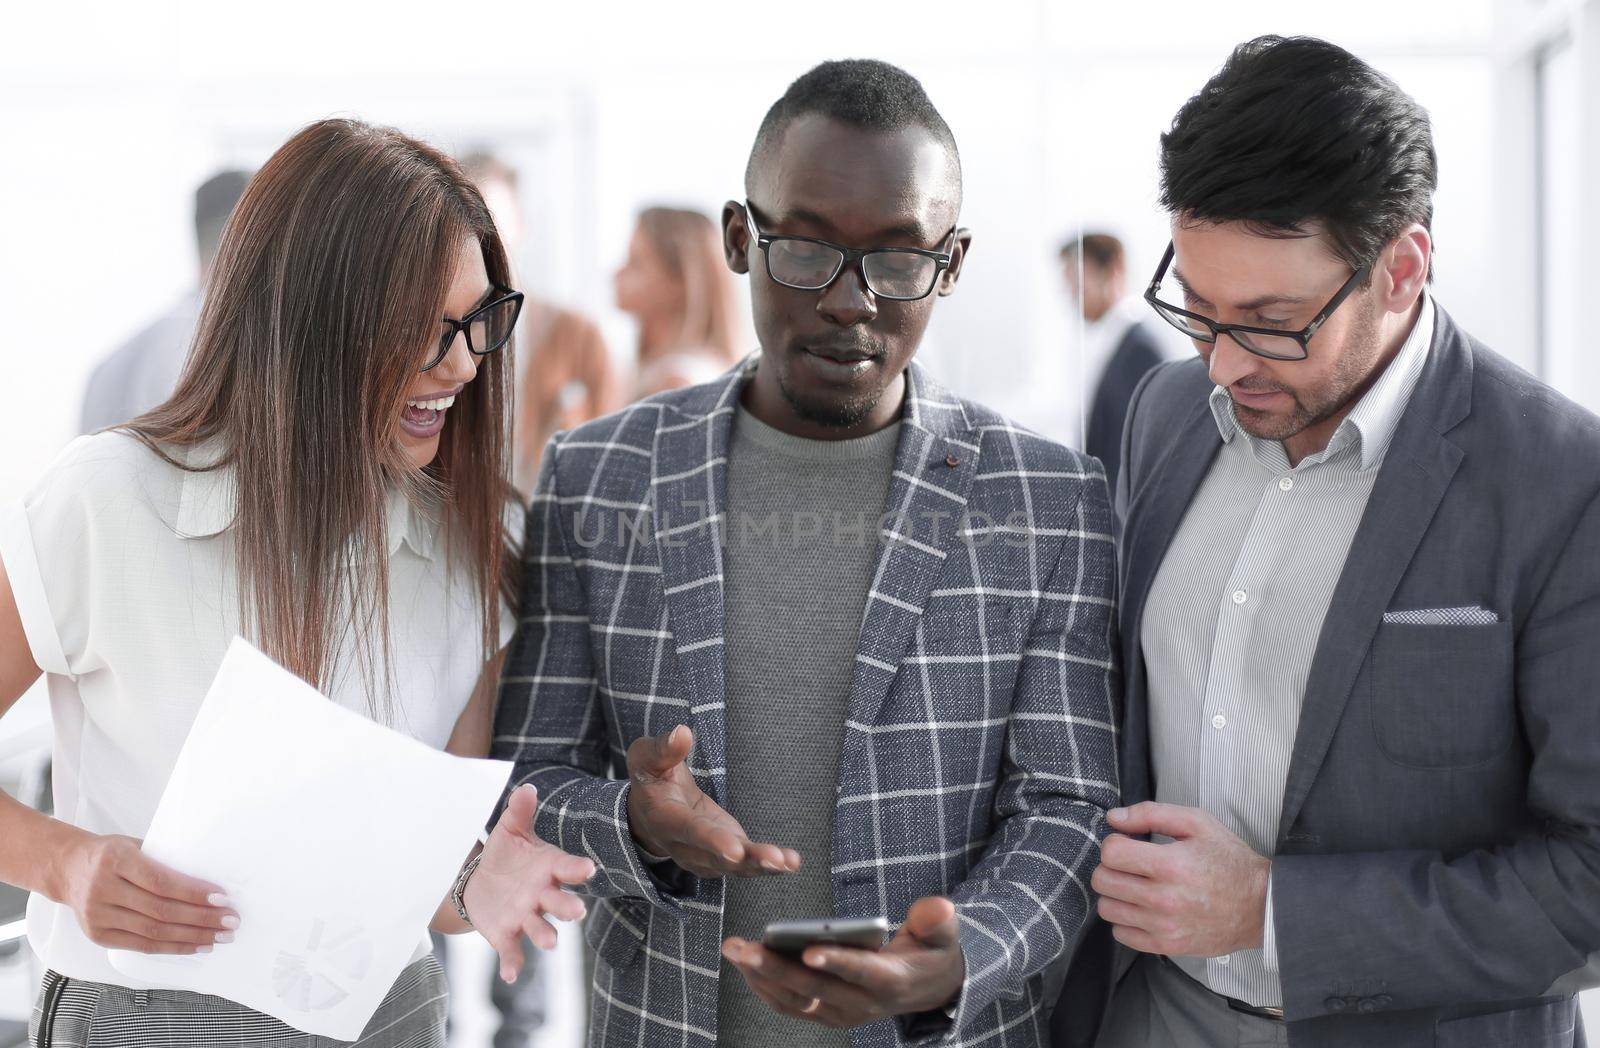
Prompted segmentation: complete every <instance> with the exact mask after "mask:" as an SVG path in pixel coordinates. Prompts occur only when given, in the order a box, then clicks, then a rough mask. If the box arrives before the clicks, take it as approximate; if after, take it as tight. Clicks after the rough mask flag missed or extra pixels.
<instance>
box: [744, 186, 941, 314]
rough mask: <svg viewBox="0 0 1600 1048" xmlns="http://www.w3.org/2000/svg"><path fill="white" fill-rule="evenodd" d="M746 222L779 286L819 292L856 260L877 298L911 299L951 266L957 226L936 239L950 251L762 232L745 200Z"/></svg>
mask: <svg viewBox="0 0 1600 1048" xmlns="http://www.w3.org/2000/svg"><path fill="white" fill-rule="evenodd" d="M744 218H745V225H747V226H748V227H749V228H750V234H751V235H752V236H753V237H755V241H756V245H757V246H758V247H760V248H761V254H762V256H763V257H764V258H765V259H766V260H767V275H768V276H770V277H771V278H772V279H773V280H775V281H777V282H778V283H780V284H782V285H783V286H784V287H792V288H795V289H796V290H798V291H821V290H823V289H824V288H826V287H827V286H828V285H829V284H832V283H833V282H834V281H835V280H837V279H838V277H839V274H840V273H842V272H844V267H845V266H848V265H850V264H851V263H852V262H855V261H856V260H857V259H859V260H860V262H861V279H862V280H864V281H866V284H867V290H868V291H871V292H872V293H873V294H874V295H876V296H877V297H878V298H887V299H893V300H894V301H896V302H914V301H916V300H917V299H919V298H927V297H928V295H929V294H930V293H932V291H933V289H934V288H935V287H936V286H937V285H938V283H939V274H940V273H943V272H944V271H945V270H947V269H949V268H950V261H951V258H952V256H953V255H954V253H955V248H956V245H955V237H956V233H957V231H958V230H959V229H960V226H959V224H958V225H955V226H951V227H950V232H948V233H946V234H945V235H944V236H943V237H942V238H940V241H939V242H940V243H941V244H944V243H948V244H949V245H950V250H949V251H926V250H923V249H922V248H916V247H871V248H864V249H863V248H853V247H841V246H840V245H838V244H832V243H829V242H828V241H826V240H818V239H817V238H816V237H797V236H789V235H788V234H786V233H763V232H761V230H760V229H759V228H758V227H757V225H756V216H755V209H754V208H752V207H751V206H750V202H749V201H748V200H746V201H745V203H744Z"/></svg>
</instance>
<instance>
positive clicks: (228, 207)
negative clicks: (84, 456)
mask: <svg viewBox="0 0 1600 1048" xmlns="http://www.w3.org/2000/svg"><path fill="white" fill-rule="evenodd" d="M248 181H250V173H249V172H247V171H219V172H218V173H216V174H214V175H212V176H211V177H210V178H208V179H206V180H205V181H204V182H202V183H201V184H200V188H199V189H196V190H195V193H194V234H195V248H196V251H197V252H198V255H199V261H200V286H197V287H196V288H194V290H192V291H189V292H188V293H186V294H185V295H184V296H183V297H182V298H181V299H179V300H178V301H177V302H176V303H174V304H173V306H172V308H171V309H169V310H168V311H167V312H166V313H165V314H164V315H163V316H161V317H160V318H159V319H157V320H156V321H154V322H153V323H151V324H150V325H149V326H148V327H146V328H145V329H144V330H143V331H140V332H139V333H138V334H137V335H134V336H133V338H131V339H129V340H128V341H127V342H126V343H125V344H124V345H123V346H122V347H121V348H119V349H117V350H116V351H115V352H113V353H111V354H110V355H109V356H108V357H106V358H105V359H104V360H102V361H101V362H100V363H99V364H98V365H97V366H96V367H95V369H94V372H93V373H92V374H91V375H90V376H89V385H88V387H87V388H86V389H85V390H84V394H83V409H82V417H81V420H80V424H79V427H78V429H79V432H81V433H94V432H96V431H98V430H102V429H105V428H106V427H107V426H119V425H121V424H122V423H124V422H126V421H128V420H129V419H131V418H133V417H135V416H136V415H142V414H144V413H145V412H146V411H149V410H150V409H151V408H153V407H155V406H156V405H157V404H160V403H162V402H164V401H165V400H166V399H167V398H168V397H169V396H171V395H172V390H173V388H174V387H176V386H177V384H178V373H179V372H181V371H182V370H183V360H184V357H186V356H187V355H188V353H189V343H190V342H192V341H193V340H194V328H195V324H196V322H197V321H198V320H199V318H200V298H201V292H202V289H203V287H204V285H205V283H206V280H207V279H208V277H209V275H210V273H211V263H212V260H213V259H215V258H216V256H217V244H218V242H219V241H221V239H222V229H223V227H224V226H225V225H227V222H228V216H229V215H231V214H232V213H233V208H234V205H235V204H237V203H238V202H239V197H240V195H241V194H242V193H243V192H244V187H245V183H247V182H248Z"/></svg>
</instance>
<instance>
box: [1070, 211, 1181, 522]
mask: <svg viewBox="0 0 1600 1048" xmlns="http://www.w3.org/2000/svg"><path fill="white" fill-rule="evenodd" d="M1061 275H1062V278H1063V280H1064V281H1065V283H1066V285H1067V292H1068V294H1070V295H1071V296H1072V299H1073V300H1074V302H1075V303H1076V304H1077V305H1079V306H1080V307H1081V308H1082V310H1083V319H1084V320H1085V321H1086V322H1087V323H1086V325H1085V331H1084V345H1083V347H1082V348H1083V364H1084V366H1083V370H1082V376H1083V379H1084V380H1085V383H1086V384H1087V387H1088V388H1087V390H1086V392H1087V397H1086V398H1085V399H1086V400H1087V402H1088V406H1089V412H1088V415H1089V417H1088V418H1087V419H1085V420H1084V427H1083V450H1084V451H1087V452H1088V453H1089V454H1091V455H1093V456H1094V457H1095V458H1097V459H1099V460H1100V465H1101V466H1103V467H1104V468H1105V471H1106V483H1107V484H1109V485H1110V486H1111V488H1112V490H1113V491H1114V490H1116V486H1117V470H1118V469H1119V467H1120V464H1121V461H1122V425H1123V423H1124V422H1126V421H1127V418H1128V401H1130V400H1132V399H1133V391H1134V390H1135V389H1136V388H1137V387H1138V385H1139V382H1140V381H1141V380H1142V379H1143V378H1144V377H1145V375H1146V374H1147V373H1149V371H1150V369H1152V368H1154V367H1155V366H1156V365H1157V364H1160V363H1161V361H1162V352H1161V341H1160V339H1159V338H1158V337H1157V335H1156V333H1155V332H1153V331H1152V330H1151V329H1150V327H1149V326H1148V325H1150V324H1153V323H1159V322H1158V321H1156V320H1155V319H1154V318H1153V317H1150V309H1149V307H1148V306H1146V305H1145V304H1144V303H1143V302H1141V301H1139V300H1138V298H1136V297H1134V296H1130V295H1129V294H1128V263H1127V257H1126V255H1125V254H1124V252H1123V249H1122V241H1120V240H1118V239H1117V238H1116V237H1114V236H1112V235H1111V234H1110V233H1084V234H1083V235H1082V236H1079V237H1074V238H1073V239H1071V240H1069V241H1067V242H1066V243H1065V244H1063V245H1061Z"/></svg>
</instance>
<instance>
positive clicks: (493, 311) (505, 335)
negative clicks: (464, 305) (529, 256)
mask: <svg viewBox="0 0 1600 1048" xmlns="http://www.w3.org/2000/svg"><path fill="white" fill-rule="evenodd" d="M494 292H495V294H494V297H493V298H491V299H490V300H489V301H488V302H485V303H484V304H483V305H481V306H479V307H478V308H477V309H474V310H473V311H472V312H471V313H468V314H467V315H466V316H464V317H462V318H461V319H460V320H451V319H450V318H449V317H445V318H443V319H442V320H441V321H440V324H441V325H442V326H441V327H440V329H439V345H438V347H437V349H436V350H435V351H434V352H433V353H432V354H431V355H430V357H429V359H428V362H427V363H426V364H424V365H423V367H422V370H423V371H429V370H431V369H433V368H435V367H437V366H438V365H439V362H440V361H442V360H444V358H445V357H447V356H449V354H450V347H451V346H452V345H454V344H455V340H456V335H457V333H460V334H464V335H466V336H467V349H468V350H469V351H471V353H472V355H473V356H475V357H486V356H488V355H489V354H490V353H493V352H494V351H495V350H497V349H499V348H500V347H501V346H503V345H505V344H506V343H507V342H509V341H510V340H511V329H512V328H514V327H516V326H517V315H518V314H519V313H521V312H522V292H520V291H513V290H511V289H510V288H508V287H501V286H499V285H498V284H497V285H495V288H494Z"/></svg>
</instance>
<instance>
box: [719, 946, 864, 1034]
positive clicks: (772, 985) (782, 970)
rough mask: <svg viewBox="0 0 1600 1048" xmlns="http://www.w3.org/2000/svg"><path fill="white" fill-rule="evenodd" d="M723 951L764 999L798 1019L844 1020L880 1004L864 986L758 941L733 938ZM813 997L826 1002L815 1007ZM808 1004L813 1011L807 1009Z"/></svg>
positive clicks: (861, 1014) (860, 1014)
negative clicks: (808, 964)
mask: <svg viewBox="0 0 1600 1048" xmlns="http://www.w3.org/2000/svg"><path fill="white" fill-rule="evenodd" d="M722 953H723V956H724V957H726V958H727V959H728V962H729V963H730V964H732V965H734V966H735V967H736V968H738V969H739V971H740V972H741V973H743V975H744V977H745V981H746V982H748V983H749V984H750V988H751V989H752V990H755V991H756V992H757V993H758V994H761V993H763V991H765V995H764V999H767V1000H768V1003H769V1004H772V1005H773V1006H774V1007H778V1008H779V1010H780V1011H784V1012H785V1014H790V1015H794V1016H795V1017H796V1018H800V1019H811V1020H815V1021H819V1022H821V1021H826V1020H827V1018H829V1017H832V1018H837V1019H841V1020H843V1019H845V1018H849V1017H852V1016H865V1015H870V1014H872V1013H873V1009H874V1008H875V1007H876V1004H875V1000H874V998H873V997H872V995H870V994H868V993H867V992H865V991H864V990H862V989H861V988H860V987H858V986H853V985H851V984H850V983H847V982H844V981H843V980H840V979H836V978H834V977H833V976H831V975H829V974H827V973H825V972H818V971H813V970H811V969H808V968H806V967H805V966H804V965H802V964H797V963H796V962H794V961H792V960H790V959H788V958H787V957H784V956H782V955H781V954H777V953H774V952H773V951H771V950H769V949H767V948H766V947H764V946H761V945H760V944H758V943H752V942H747V941H746V940H743V939H737V938H734V939H729V940H728V941H727V942H725V943H723V947H722ZM774 999H776V1000H775V1001H774ZM813 1000H820V1001H822V1002H823V1003H822V1004H821V1005H818V1006H815V1007H812V1006H811V1002H812V1001H813ZM780 1005H781V1007H780ZM808 1007H809V1008H810V1011H807V1010H806V1009H807V1008H808ZM819 1012H820V1013H823V1014H819ZM859 1021H860V1020H859V1019H858V1020H856V1022H859ZM854 1024H855V1023H853V1022H852V1023H848V1025H854Z"/></svg>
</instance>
